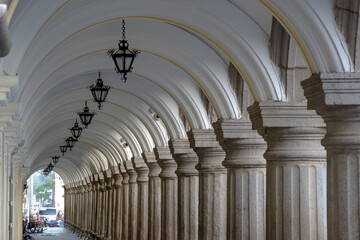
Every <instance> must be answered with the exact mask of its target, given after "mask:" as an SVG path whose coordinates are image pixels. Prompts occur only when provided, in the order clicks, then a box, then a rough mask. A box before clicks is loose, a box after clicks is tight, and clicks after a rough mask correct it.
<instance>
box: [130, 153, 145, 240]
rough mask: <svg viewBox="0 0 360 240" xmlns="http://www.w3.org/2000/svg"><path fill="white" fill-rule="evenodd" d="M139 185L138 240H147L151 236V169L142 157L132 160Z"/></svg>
mask: <svg viewBox="0 0 360 240" xmlns="http://www.w3.org/2000/svg"><path fill="white" fill-rule="evenodd" d="M132 162H133V165H134V168H135V171H136V173H137V180H136V181H137V183H138V216H137V218H138V226H137V232H138V239H140V240H147V239H148V235H149V228H148V224H149V217H148V215H149V195H148V194H149V169H148V167H147V166H146V164H145V162H144V159H143V158H142V157H134V158H133V159H132Z"/></svg>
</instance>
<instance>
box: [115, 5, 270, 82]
mask: <svg viewBox="0 0 360 240" xmlns="http://www.w3.org/2000/svg"><path fill="white" fill-rule="evenodd" d="M231 7H233V6H231ZM116 14H117V15H118V12H117V13H116ZM140 17H141V16H140ZM222 37H223V36H222ZM264 41H265V40H264ZM266 46H267V42H266ZM262 59H263V58H262ZM258 79H263V78H258Z"/></svg>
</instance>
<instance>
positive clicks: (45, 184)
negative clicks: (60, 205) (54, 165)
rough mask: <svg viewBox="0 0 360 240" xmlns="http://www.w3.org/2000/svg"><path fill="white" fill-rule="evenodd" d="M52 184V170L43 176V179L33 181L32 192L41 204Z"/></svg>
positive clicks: (48, 195)
mask: <svg viewBox="0 0 360 240" xmlns="http://www.w3.org/2000/svg"><path fill="white" fill-rule="evenodd" d="M54 184H55V174H54V172H52V173H50V174H49V175H48V176H45V177H44V181H42V182H36V183H34V194H35V196H36V199H39V201H40V203H41V205H42V202H43V201H45V200H47V199H49V197H50V195H51V193H52V189H53V186H54Z"/></svg>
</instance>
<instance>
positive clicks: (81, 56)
mask: <svg viewBox="0 0 360 240" xmlns="http://www.w3.org/2000/svg"><path fill="white" fill-rule="evenodd" d="M107 50H110V48H109V49H100V50H96V51H92V52H89V53H86V54H83V55H80V56H78V57H76V58H73V59H71V60H69V61H68V62H66V63H64V64H63V65H62V66H60V67H59V68H57V69H56V70H55V71H53V72H52V73H50V74H49V75H48V76H47V77H46V78H45V79H44V80H43V81H42V82H41V84H40V85H39V86H38V88H37V89H36V90H35V92H34V93H33V95H32V97H31V98H33V97H35V96H38V95H37V92H38V91H40V88H41V86H42V85H43V84H44V82H46V81H47V80H48V79H50V78H51V77H52V76H53V75H54V74H55V73H56V72H57V71H59V70H60V69H62V68H63V67H65V66H67V65H69V64H70V63H72V62H74V61H76V60H79V59H81V58H83V57H86V56H89V55H91V54H95V53H99V52H105V51H107ZM139 50H141V51H143V52H146V53H148V54H151V55H154V56H157V57H160V58H161V59H164V60H165V61H167V62H169V63H171V64H173V65H174V66H176V67H178V68H179V69H181V70H182V71H183V72H184V73H185V74H186V75H188V76H189V77H190V78H191V79H193V81H195V82H196V83H197V85H198V86H199V88H200V89H201V90H202V91H203V92H204V94H205V95H206V96H207V97H208V99H209V101H210V102H211V105H212V106H213V108H214V109H215V111H216V109H217V107H216V105H215V104H214V103H213V101H212V98H211V97H210V96H209V95H208V94H207V91H206V90H205V89H204V87H203V86H202V84H201V83H200V81H199V80H197V78H196V77H195V76H194V75H193V74H191V73H190V72H189V71H188V70H187V69H185V68H184V67H183V66H181V65H180V64H179V63H176V62H175V61H173V60H171V59H169V58H167V57H165V56H162V55H160V54H157V53H154V52H151V51H148V50H143V49H139ZM99 70H101V71H104V70H105V71H106V70H109V71H113V69H99ZM88 72H96V71H88ZM77 75H81V74H77ZM134 75H137V76H139V77H141V78H143V79H145V80H148V81H150V82H152V83H153V84H155V85H157V86H158V87H160V88H161V89H163V90H164V91H165V92H166V93H168V94H169V95H170V96H171V98H172V99H173V100H174V101H175V102H176V103H177V104H178V106H179V107H180V108H181V104H179V102H178V101H177V100H176V97H175V96H174V95H173V94H172V93H170V92H169V91H168V90H166V88H165V87H164V86H162V85H160V84H159V83H156V82H155V81H153V80H151V79H149V78H146V77H145V76H143V75H140V74H136V73H134ZM71 78H74V77H69V78H67V79H71ZM67 79H65V80H64V81H66V80H67ZM29 81H30V80H28V81H27V83H26V84H25V85H27V84H28V83H29ZM59 84H62V83H59ZM220 85H221V84H220ZM24 90H25V87H24V88H23V90H22V92H21V94H20V98H21V96H22V94H23V92H24ZM137 97H138V96H137ZM31 98H30V100H29V101H27V102H33V100H32V99H31ZM138 98H139V97H138ZM144 102H146V101H144ZM146 103H147V104H148V105H149V106H151V105H150V104H149V103H148V102H146ZM195 106H196V108H198V105H197V104H195ZM152 107H153V108H154V106H152ZM154 109H155V108H154ZM181 110H182V112H185V116H186V118H187V120H188V121H189V117H188V114H187V113H186V111H184V109H183V108H181ZM199 112H201V111H199ZM216 115H217V116H218V118H219V117H220V116H219V113H218V112H217V111H216ZM204 117H206V118H207V116H203V118H202V119H204ZM189 122H190V121H189ZM200 124H201V125H200V126H209V124H207V123H205V121H204V120H203V122H202V123H200ZM192 125H193V124H192ZM166 127H167V128H168V126H167V125H166ZM168 132H169V129H168ZM183 135H184V133H183ZM185 136H186V134H185Z"/></svg>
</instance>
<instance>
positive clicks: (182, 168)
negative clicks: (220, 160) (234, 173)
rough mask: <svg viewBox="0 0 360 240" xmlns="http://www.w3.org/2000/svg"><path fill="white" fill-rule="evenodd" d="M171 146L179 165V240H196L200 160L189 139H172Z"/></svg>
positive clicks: (177, 172) (197, 233)
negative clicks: (197, 167)
mask: <svg viewBox="0 0 360 240" xmlns="http://www.w3.org/2000/svg"><path fill="white" fill-rule="evenodd" d="M169 146H170V149H171V153H172V155H173V156H174V159H175V160H176V163H177V165H178V168H177V170H176V174H177V176H178V191H179V197H178V214H179V222H178V239H179V240H196V239H198V235H199V232H198V228H199V211H198V210H199V172H198V171H197V170H196V165H197V164H198V163H199V158H198V156H197V155H196V153H195V152H194V150H193V149H192V148H190V142H189V141H188V140H187V139H172V140H171V141H169Z"/></svg>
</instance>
